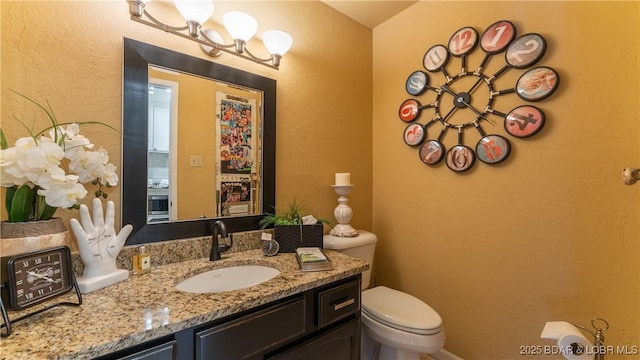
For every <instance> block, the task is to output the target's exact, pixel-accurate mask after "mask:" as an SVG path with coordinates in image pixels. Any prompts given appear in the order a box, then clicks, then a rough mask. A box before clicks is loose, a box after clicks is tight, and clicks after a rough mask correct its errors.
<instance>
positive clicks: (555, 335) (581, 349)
mask: <svg viewBox="0 0 640 360" xmlns="http://www.w3.org/2000/svg"><path fill="white" fill-rule="evenodd" d="M540 337H541V338H542V339H549V340H556V341H557V344H558V348H559V349H558V351H559V352H560V354H562V355H563V356H564V358H565V359H567V360H593V346H592V344H591V342H590V341H589V340H587V338H586V337H584V335H582V332H581V331H580V329H578V328H577V327H576V326H575V325H573V324H571V323H568V322H566V321H551V322H548V323H546V324H545V326H544V329H542V334H541V335H540Z"/></svg>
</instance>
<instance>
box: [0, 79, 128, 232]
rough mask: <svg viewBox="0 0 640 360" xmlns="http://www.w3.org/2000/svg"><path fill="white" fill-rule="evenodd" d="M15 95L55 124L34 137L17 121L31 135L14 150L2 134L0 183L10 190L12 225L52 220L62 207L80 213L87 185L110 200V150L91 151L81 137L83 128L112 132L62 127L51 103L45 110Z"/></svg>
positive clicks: (115, 180)
mask: <svg viewBox="0 0 640 360" xmlns="http://www.w3.org/2000/svg"><path fill="white" fill-rule="evenodd" d="M14 93H16V94H18V95H19V96H22V97H23V98H25V99H27V100H28V101H29V102H31V103H33V104H35V105H36V106H37V107H38V108H40V110H42V112H43V113H44V114H46V116H47V117H48V119H49V121H50V123H51V125H50V126H48V127H46V128H45V129H43V130H41V131H38V132H36V131H34V130H33V129H32V128H30V127H28V126H27V125H26V124H25V123H24V122H22V121H21V120H20V119H18V118H17V117H15V116H13V117H14V118H15V119H16V120H17V121H18V122H19V123H20V124H21V125H22V126H23V127H24V128H25V129H26V130H27V132H28V133H29V136H28V137H23V138H19V139H18V140H16V142H15V145H14V146H13V147H9V146H8V144H7V139H6V137H5V134H4V132H3V131H2V129H0V178H1V185H2V187H4V188H7V190H6V200H5V204H6V207H7V213H8V216H9V219H8V220H9V222H25V221H40V220H49V219H51V218H52V217H53V215H54V213H55V212H56V210H57V209H58V208H76V209H77V208H79V204H78V200H80V199H83V198H84V197H85V196H86V195H87V190H86V188H85V187H84V185H83V184H87V183H92V184H94V185H97V186H98V190H96V192H95V196H96V197H100V196H101V197H104V198H106V197H107V193H105V192H104V191H103V187H106V188H109V187H111V186H115V185H117V184H118V175H117V174H116V167H115V165H113V164H111V163H109V154H108V153H107V151H106V150H104V149H102V148H100V149H98V150H96V151H91V150H88V149H92V148H93V146H94V145H93V144H92V143H91V141H89V139H87V138H86V137H84V136H83V135H81V134H80V125H85V124H101V125H104V126H107V127H110V128H112V127H111V126H109V125H107V124H103V123H100V122H93V121H91V122H80V123H59V122H58V121H57V119H56V117H55V115H54V113H53V110H52V108H51V105H50V104H49V102H48V101H47V103H46V106H45V105H42V104H40V103H38V102H37V101H35V100H32V99H31V98H29V97H27V96H25V95H22V94H20V93H17V92H15V91H14ZM65 126H66V127H65ZM65 168H66V169H67V171H65Z"/></svg>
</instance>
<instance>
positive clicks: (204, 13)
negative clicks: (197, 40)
mask: <svg viewBox="0 0 640 360" xmlns="http://www.w3.org/2000/svg"><path fill="white" fill-rule="evenodd" d="M173 2H174V4H175V5H176V8H177V9H178V11H179V12H180V15H182V17H183V18H184V19H185V20H186V21H187V22H189V21H193V22H197V23H198V24H200V25H202V24H204V23H205V22H206V21H207V20H208V19H209V18H210V17H211V15H213V10H214V9H215V7H214V5H213V1H211V0H174V1H173Z"/></svg>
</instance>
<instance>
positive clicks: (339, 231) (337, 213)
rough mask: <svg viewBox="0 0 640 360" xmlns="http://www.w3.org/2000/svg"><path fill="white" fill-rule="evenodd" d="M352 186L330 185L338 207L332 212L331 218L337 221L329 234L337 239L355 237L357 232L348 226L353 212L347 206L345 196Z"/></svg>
mask: <svg viewBox="0 0 640 360" xmlns="http://www.w3.org/2000/svg"><path fill="white" fill-rule="evenodd" d="M353 186H354V185H331V187H332V188H333V190H334V191H335V192H336V194H338V195H339V196H340V197H338V206H337V207H336V209H335V210H333V216H334V217H335V218H336V220H338V225H336V226H335V227H334V228H333V229H331V231H330V232H329V234H331V235H333V236H339V237H356V236H358V231H356V229H354V228H353V227H352V226H351V225H349V221H351V218H352V217H353V210H351V207H349V205H347V202H348V201H349V199H348V198H347V195H349V193H350V192H351V189H352V188H353Z"/></svg>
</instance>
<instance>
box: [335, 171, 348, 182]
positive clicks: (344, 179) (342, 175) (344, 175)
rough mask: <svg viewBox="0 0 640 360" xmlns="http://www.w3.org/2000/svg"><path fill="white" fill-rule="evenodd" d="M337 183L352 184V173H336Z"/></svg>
mask: <svg viewBox="0 0 640 360" xmlns="http://www.w3.org/2000/svg"><path fill="white" fill-rule="evenodd" d="M336 185H351V173H336Z"/></svg>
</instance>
